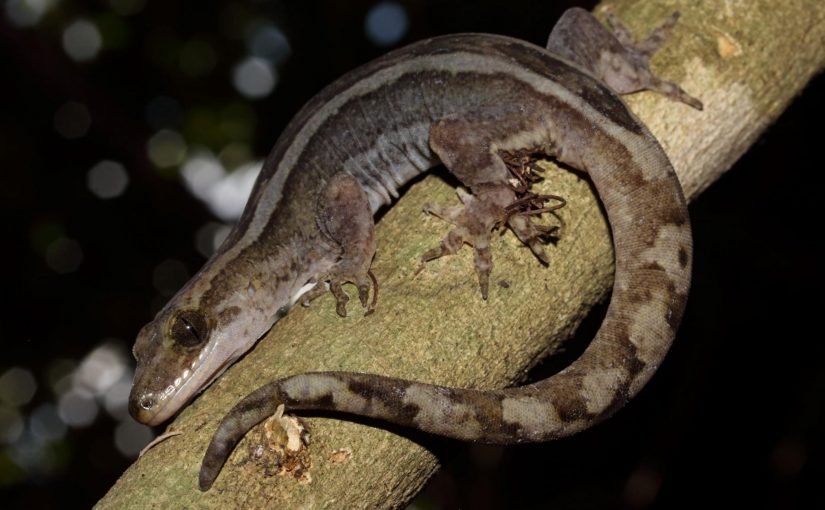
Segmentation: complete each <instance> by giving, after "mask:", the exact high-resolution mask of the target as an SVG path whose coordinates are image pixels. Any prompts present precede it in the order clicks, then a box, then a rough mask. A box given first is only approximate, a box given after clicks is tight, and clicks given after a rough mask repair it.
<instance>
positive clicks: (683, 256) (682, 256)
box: [679, 246, 689, 269]
mask: <svg viewBox="0 0 825 510" xmlns="http://www.w3.org/2000/svg"><path fill="white" fill-rule="evenodd" d="M688 259H689V255H688V251H687V250H686V249H685V247H684V246H680V247H679V267H681V268H682V269H684V268H685V267H687V264H688Z"/></svg>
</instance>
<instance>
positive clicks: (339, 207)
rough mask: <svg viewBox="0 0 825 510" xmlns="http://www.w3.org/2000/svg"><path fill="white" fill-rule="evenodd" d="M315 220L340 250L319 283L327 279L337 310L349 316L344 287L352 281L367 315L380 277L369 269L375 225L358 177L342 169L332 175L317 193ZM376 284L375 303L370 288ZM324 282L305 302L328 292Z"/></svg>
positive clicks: (308, 295)
mask: <svg viewBox="0 0 825 510" xmlns="http://www.w3.org/2000/svg"><path fill="white" fill-rule="evenodd" d="M315 221H316V223H317V225H318V228H319V229H320V230H321V232H322V233H323V234H324V236H325V237H326V238H327V239H328V240H329V241H330V242H331V244H332V245H333V246H334V247H335V251H336V252H337V257H338V260H337V261H336V262H335V264H334V265H333V266H332V268H331V269H330V270H329V271H327V273H326V274H324V275H322V276H319V277H318V278H317V280H318V282H328V283H329V291H330V292H332V295H333V296H335V302H336V305H335V311H336V312H337V313H338V315H340V316H341V317H346V316H347V302H348V301H349V296H348V295H347V293H346V292H344V289H343V287H342V285H343V284H345V283H353V284H355V286H356V287H357V288H358V299H359V301H361V305H363V306H364V308H367V313H366V314H367V315H369V314H371V313H372V311H373V310H374V309H375V303H376V301H377V298H378V280H376V278H375V275H373V274H372V271H370V265H371V264H372V258H373V256H374V255H375V224H374V223H373V219H372V210H371V209H370V204H369V201H368V199H367V195H366V192H364V189H363V188H362V187H361V184H360V183H359V182H358V180H357V179H355V177H353V176H351V175H349V174H346V173H343V172H340V173H337V174H335V175H333V176H332V177H331V178H330V179H329V181H328V182H327V183H326V185H325V186H324V188H323V189H322V191H321V193H320V194H319V196H318V204H317V207H316V214H315ZM370 287H373V294H372V303H369V291H370ZM326 290H327V288H326V286H325V285H320V283H319V285H316V286H315V288H314V289H312V290H311V291H309V292H308V293H307V294H305V295H304V299H303V300H302V303H303V304H304V305H307V304H309V302H310V301H312V300H313V299H315V298H317V297H319V296H320V295H322V294H324V293H325V292H326Z"/></svg>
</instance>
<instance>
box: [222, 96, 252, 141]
mask: <svg viewBox="0 0 825 510" xmlns="http://www.w3.org/2000/svg"><path fill="white" fill-rule="evenodd" d="M256 122H257V119H256V117H255V111H254V110H253V109H252V108H250V107H249V105H247V104H245V103H241V102H235V103H232V104H230V105H228V106H226V107H224V108H223V109H222V110H221V119H220V126H221V131H222V132H223V134H224V135H226V136H227V137H229V138H231V139H232V140H249V139H250V138H252V135H253V133H254V130H255V123H256Z"/></svg>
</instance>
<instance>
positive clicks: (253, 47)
mask: <svg viewBox="0 0 825 510" xmlns="http://www.w3.org/2000/svg"><path fill="white" fill-rule="evenodd" d="M249 33H250V34H251V35H250V36H249V37H247V47H248V48H249V52H250V53H251V54H252V55H253V56H255V57H260V58H265V59H267V60H269V61H270V62H272V63H273V64H275V65H278V64H280V63H282V62H283V61H284V60H286V59H287V57H289V55H290V53H292V49H291V48H290V46H289V40H287V38H286V36H285V35H284V33H283V32H281V30H280V29H279V28H278V27H276V26H275V25H273V24H271V23H263V24H259V25H257V26H255V27H254V28H253V29H252V30H250V31H249Z"/></svg>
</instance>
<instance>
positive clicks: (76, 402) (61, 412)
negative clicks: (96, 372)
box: [57, 389, 98, 428]
mask: <svg viewBox="0 0 825 510" xmlns="http://www.w3.org/2000/svg"><path fill="white" fill-rule="evenodd" d="M97 412H98V408H97V402H95V399H94V397H92V395H90V394H88V393H85V392H82V391H79V390H77V389H72V390H70V391H67V392H66V393H64V394H63V395H61V396H60V399H59V400H58V402H57V414H58V416H60V419H61V420H63V422H64V423H66V425H69V426H70V427H75V428H80V427H87V426H89V425H91V424H92V422H94V421H95V418H97Z"/></svg>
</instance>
